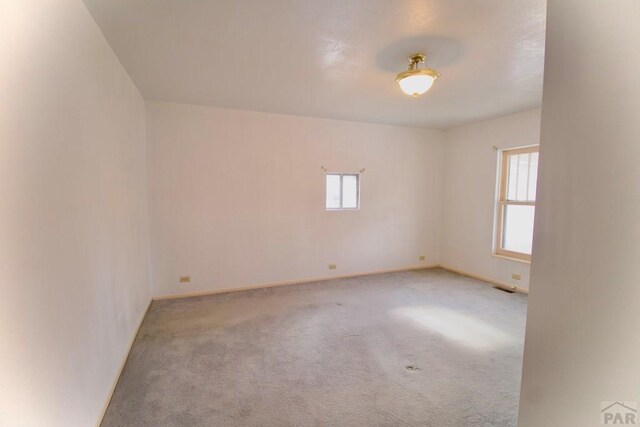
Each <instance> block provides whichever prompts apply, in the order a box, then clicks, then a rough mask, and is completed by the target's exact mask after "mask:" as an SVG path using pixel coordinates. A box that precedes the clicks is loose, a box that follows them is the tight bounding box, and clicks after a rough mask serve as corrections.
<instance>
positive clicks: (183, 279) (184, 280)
mask: <svg viewBox="0 0 640 427" xmlns="http://www.w3.org/2000/svg"><path fill="white" fill-rule="evenodd" d="M190 281H191V277H190V276H180V283H189V282H190Z"/></svg>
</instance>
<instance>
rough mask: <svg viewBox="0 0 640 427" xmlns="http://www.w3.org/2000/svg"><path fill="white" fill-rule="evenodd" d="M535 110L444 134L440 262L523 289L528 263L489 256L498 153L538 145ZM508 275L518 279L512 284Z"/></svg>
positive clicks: (538, 123)
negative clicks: (508, 149) (515, 275)
mask: <svg viewBox="0 0 640 427" xmlns="http://www.w3.org/2000/svg"><path fill="white" fill-rule="evenodd" d="M539 141H540V109H534V110H529V111H525V112H522V113H518V114H512V115H509V116H504V117H500V118H497V119H493V120H485V121H482V122H477V123H472V124H468V125H465V126H460V127H457V128H453V129H450V130H448V131H447V132H446V148H445V167H444V174H445V177H444V195H443V200H444V202H443V207H442V208H443V227H442V229H443V231H442V253H441V261H442V264H443V265H445V266H448V267H451V268H453V269H456V270H460V271H464V272H468V273H472V274H475V275H478V276H482V277H486V278H488V279H491V280H494V281H496V282H499V283H504V284H515V285H517V286H518V287H521V288H523V289H528V288H529V267H530V266H529V264H527V263H523V262H520V261H512V260H507V259H504V258H498V257H495V256H493V255H492V254H493V240H494V218H495V206H496V176H497V167H498V152H497V151H496V150H494V149H493V147H494V146H496V147H498V148H500V149H505V148H512V147H522V146H525V145H533V144H538V143H539ZM512 273H517V274H520V275H521V280H520V281H519V283H518V282H515V281H513V280H512V278H511V275H512Z"/></svg>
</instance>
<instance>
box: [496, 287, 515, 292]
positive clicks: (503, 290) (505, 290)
mask: <svg viewBox="0 0 640 427" xmlns="http://www.w3.org/2000/svg"><path fill="white" fill-rule="evenodd" d="M493 289H497V290H499V291H502V292H506V293H508V294H513V293H515V292H516V291H514V290H513V289H506V288H502V287H500V286H494V287H493Z"/></svg>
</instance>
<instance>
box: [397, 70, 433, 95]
mask: <svg viewBox="0 0 640 427" xmlns="http://www.w3.org/2000/svg"><path fill="white" fill-rule="evenodd" d="M439 75H440V74H439V73H438V72H437V71H435V70H432V69H431V68H427V69H420V70H409V71H405V72H402V73H400V74H398V76H397V77H396V81H397V82H398V84H399V85H400V89H402V91H403V92H404V93H406V94H407V95H411V96H414V97H417V96H418V95H422V94H423V93H425V92H426V91H428V90H429V89H431V86H433V82H435V81H436V79H437V78H438V76H439Z"/></svg>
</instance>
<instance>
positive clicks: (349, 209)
mask: <svg viewBox="0 0 640 427" xmlns="http://www.w3.org/2000/svg"><path fill="white" fill-rule="evenodd" d="M329 175H338V176H340V198H339V201H340V207H337V208H328V207H327V176H329ZM345 176H355V177H356V207H355V208H344V207H342V188H343V184H342V178H343V177H345ZM324 185H325V189H324V190H325V191H324V195H325V201H324V207H325V209H326V210H327V211H357V210H359V209H360V174H359V173H339V172H327V173H326V174H325V177H324Z"/></svg>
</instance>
